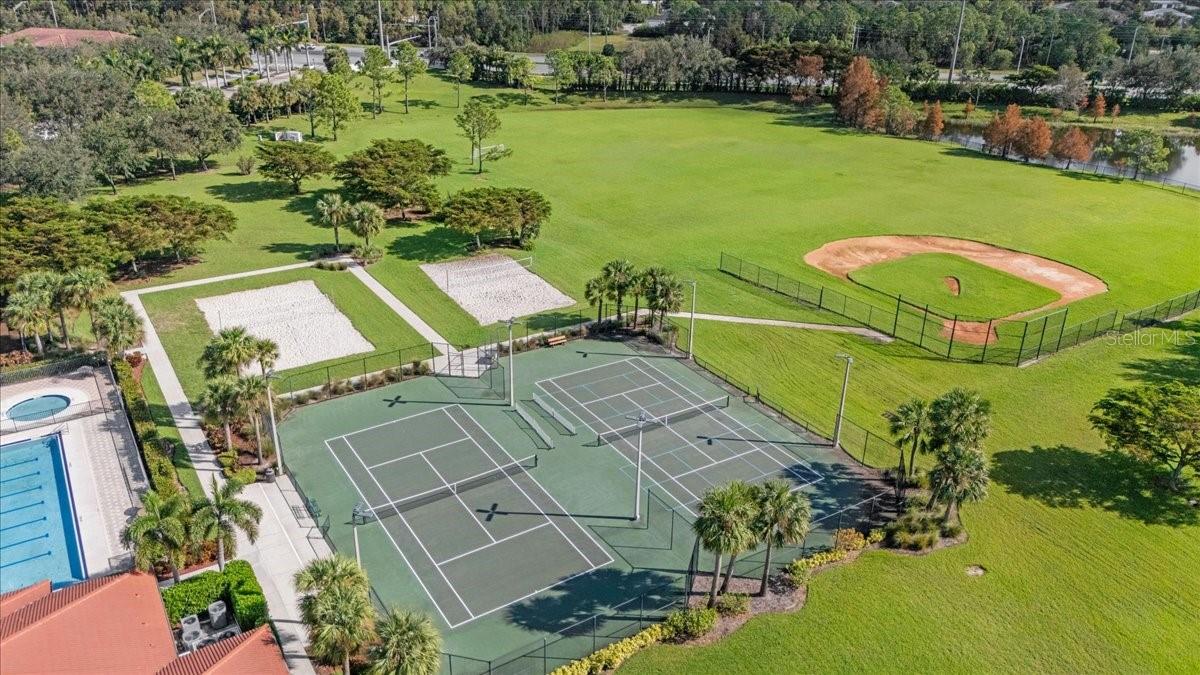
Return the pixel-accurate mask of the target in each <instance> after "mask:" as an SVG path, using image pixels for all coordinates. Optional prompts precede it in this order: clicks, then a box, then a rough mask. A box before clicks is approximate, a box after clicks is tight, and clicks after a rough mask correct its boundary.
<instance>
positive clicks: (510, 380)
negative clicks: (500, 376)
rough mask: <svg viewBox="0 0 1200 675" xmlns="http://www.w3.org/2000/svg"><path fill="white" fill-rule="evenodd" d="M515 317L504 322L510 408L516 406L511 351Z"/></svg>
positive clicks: (513, 364) (514, 354)
mask: <svg viewBox="0 0 1200 675" xmlns="http://www.w3.org/2000/svg"><path fill="white" fill-rule="evenodd" d="M516 321H517V319H516V317H511V318H509V320H508V321H505V323H507V324H508V405H509V407H511V408H515V407H517V392H516V386H517V378H516V376H515V373H516V372H517V368H516V360H515V358H514V357H515V356H516V353H515V352H514V351H513V324H514V323H516Z"/></svg>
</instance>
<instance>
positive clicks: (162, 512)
mask: <svg viewBox="0 0 1200 675" xmlns="http://www.w3.org/2000/svg"><path fill="white" fill-rule="evenodd" d="M191 514H192V512H191V506H190V505H189V504H188V502H187V500H185V499H184V498H183V495H181V494H173V495H161V494H159V493H158V492H155V491H154V490H147V491H146V493H145V494H143V495H142V512H141V513H140V514H138V516H137V517H136V518H134V519H133V522H131V523H129V525H128V526H126V527H125V529H124V530H122V531H121V543H122V544H123V545H124V546H125V548H127V549H132V550H133V562H134V564H135V565H136V566H137V568H138V569H139V570H143V571H149V570H150V569H151V568H152V567H154V563H156V562H160V561H162V562H166V563H167V565H168V566H170V568H171V577H172V578H174V580H175V583H179V568H180V567H181V566H182V565H183V564H184V562H185V560H186V559H187V549H188V544H189V542H188V520H189V519H190V517H191Z"/></svg>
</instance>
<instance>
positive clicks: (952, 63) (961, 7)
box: [946, 0, 967, 83]
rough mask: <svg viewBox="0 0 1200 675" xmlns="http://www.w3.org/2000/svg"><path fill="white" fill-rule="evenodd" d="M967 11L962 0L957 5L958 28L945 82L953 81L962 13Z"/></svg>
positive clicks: (960, 35) (955, 32) (965, 0)
mask: <svg viewBox="0 0 1200 675" xmlns="http://www.w3.org/2000/svg"><path fill="white" fill-rule="evenodd" d="M966 13H967V0H962V4H961V5H959V7H958V30H956V31H954V53H953V54H952V55H951V56H950V74H949V75H947V76H946V82H947V83H950V82H953V81H954V67H955V66H957V65H958V42H959V40H960V39H961V38H962V25H963V15H964V14H966Z"/></svg>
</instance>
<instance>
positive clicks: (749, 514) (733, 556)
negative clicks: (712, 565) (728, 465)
mask: <svg viewBox="0 0 1200 675" xmlns="http://www.w3.org/2000/svg"><path fill="white" fill-rule="evenodd" d="M724 489H725V490H727V491H729V492H730V493H731V494H732V495H733V497H734V498H736V499H737V501H738V503H739V504H740V505H741V506H740V508H739V509H738V511H739V513H741V514H742V518H744V519H745V520H746V528H747V529H748V530H749V532H750V536H749V537H747V538H746V540H745V541H743V542H742V545H741V546H740V547H739V548H733V549H730V550H729V551H728V553H729V563H728V564H727V565H726V566H725V580H724V581H723V582H721V592H722V593H728V592H729V582H730V581H732V580H733V566H734V564H735V563H736V562H737V557H738V555H740V554H741V553H742V552H744V551H746V550H747V549H750V548H753V547H754V545H755V544H756V543H757V541H756V540H755V536H754V529H753V528H754V524H755V521H757V520H758V499H757V495H756V494H755V491H754V488H753V487H751V486H750V484H749V483H746V482H744V481H740V480H735V481H733V482H731V483H729V484H728V485H726V486H725V488H724Z"/></svg>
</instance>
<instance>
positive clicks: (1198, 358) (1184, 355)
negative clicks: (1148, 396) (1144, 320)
mask: <svg viewBox="0 0 1200 675" xmlns="http://www.w3.org/2000/svg"><path fill="white" fill-rule="evenodd" d="M1155 328H1157V329H1158V330H1147V329H1141V330H1138V331H1135V332H1133V333H1126V334H1124V335H1114V336H1111V337H1109V338H1106V339H1111V340H1114V341H1116V344H1118V345H1126V344H1127V345H1128V346H1129V347H1131V348H1132V347H1145V346H1152V345H1157V344H1164V343H1165V344H1168V345H1170V347H1171V352H1172V353H1171V355H1169V356H1161V355H1157V356H1153V357H1149V358H1139V359H1134V360H1133V361H1126V362H1125V363H1124V364H1122V365H1124V367H1125V369H1126V370H1127V371H1128V372H1129V373H1130V375H1132V376H1133V377H1135V378H1137V379H1139V380H1142V381H1143V382H1148V383H1156V384H1157V383H1163V382H1174V381H1182V382H1185V383H1188V384H1196V385H1200V320H1188V321H1169V322H1166V323H1158V324H1156V325H1155Z"/></svg>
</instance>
